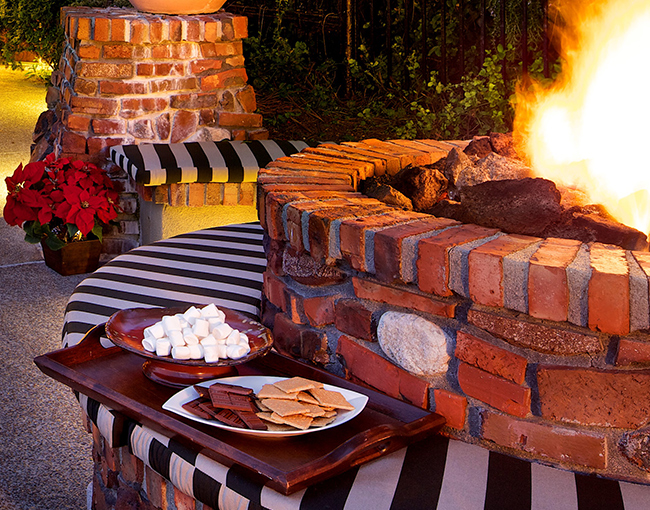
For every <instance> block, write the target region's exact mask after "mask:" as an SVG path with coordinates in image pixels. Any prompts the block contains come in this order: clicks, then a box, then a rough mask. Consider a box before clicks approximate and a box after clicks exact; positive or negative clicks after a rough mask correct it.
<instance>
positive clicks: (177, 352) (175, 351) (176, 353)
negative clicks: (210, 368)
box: [172, 345, 191, 359]
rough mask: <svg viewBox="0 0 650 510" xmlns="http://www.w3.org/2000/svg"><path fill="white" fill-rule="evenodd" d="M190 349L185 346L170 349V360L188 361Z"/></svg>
mask: <svg viewBox="0 0 650 510" xmlns="http://www.w3.org/2000/svg"><path fill="white" fill-rule="evenodd" d="M190 352H191V351H190V348H189V347H187V346H186V345H179V346H178V347H173V348H172V358H174V359H190Z"/></svg>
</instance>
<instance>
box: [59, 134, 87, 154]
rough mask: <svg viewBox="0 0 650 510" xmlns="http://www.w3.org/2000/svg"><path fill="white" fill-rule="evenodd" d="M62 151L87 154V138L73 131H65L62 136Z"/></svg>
mask: <svg viewBox="0 0 650 510" xmlns="http://www.w3.org/2000/svg"><path fill="white" fill-rule="evenodd" d="M61 150H62V151H63V152H77V153H84V152H86V137H85V136H82V135H78V134H76V133H73V132H71V131H64V132H63V134H62V135H61Z"/></svg>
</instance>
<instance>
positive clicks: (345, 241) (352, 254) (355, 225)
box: [339, 209, 426, 271]
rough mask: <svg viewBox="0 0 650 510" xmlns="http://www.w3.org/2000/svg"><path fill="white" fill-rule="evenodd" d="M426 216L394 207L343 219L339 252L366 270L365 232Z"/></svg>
mask: <svg viewBox="0 0 650 510" xmlns="http://www.w3.org/2000/svg"><path fill="white" fill-rule="evenodd" d="M423 218H426V215H424V214H420V213H415V212H408V211H400V210H398V209H394V210H393V211H391V212H389V213H388V214H382V215H380V216H366V217H364V218H352V219H349V220H343V221H342V222H341V226H340V228H339V238H340V240H341V253H342V255H343V258H344V259H346V260H347V261H348V262H349V263H350V265H351V266H352V267H353V268H354V269H357V270H359V271H367V270H368V268H367V266H366V232H367V231H369V230H373V229H379V228H382V227H387V226H391V225H396V224H398V223H405V222H407V221H413V220H417V219H423Z"/></svg>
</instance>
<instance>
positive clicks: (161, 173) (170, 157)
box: [110, 140, 308, 186]
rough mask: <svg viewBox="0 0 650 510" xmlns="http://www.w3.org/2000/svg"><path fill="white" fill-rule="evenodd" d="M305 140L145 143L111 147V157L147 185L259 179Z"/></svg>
mask: <svg viewBox="0 0 650 510" xmlns="http://www.w3.org/2000/svg"><path fill="white" fill-rule="evenodd" d="M307 146H308V145H307V143H305V142H302V141H282V140H277V141H275V140H254V141H250V142H238V141H233V142H231V141H229V140H224V141H221V142H187V143H171V144H169V143H153V144H152V143H142V144H139V145H117V146H115V147H111V149H110V153H111V159H112V160H113V162H114V163H115V164H116V165H118V166H120V167H121V168H123V169H124V170H125V171H126V172H127V173H128V174H129V175H130V176H131V177H132V178H133V180H134V181H135V182H137V183H138V184H143V185H145V186H159V185H161V184H172V183H190V182H256V181H257V172H258V171H259V169H260V168H264V167H265V166H266V165H267V164H269V163H270V162H271V161H273V160H275V159H277V158H281V157H284V156H289V155H291V154H294V153H296V152H299V151H301V150H302V149H304V148H305V147H307Z"/></svg>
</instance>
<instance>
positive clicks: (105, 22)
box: [93, 17, 111, 42]
mask: <svg viewBox="0 0 650 510" xmlns="http://www.w3.org/2000/svg"><path fill="white" fill-rule="evenodd" d="M93 38H94V39H95V41H102V42H105V41H110V40H111V20H110V19H109V18H100V17H96V18H95V34H94V37H93Z"/></svg>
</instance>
